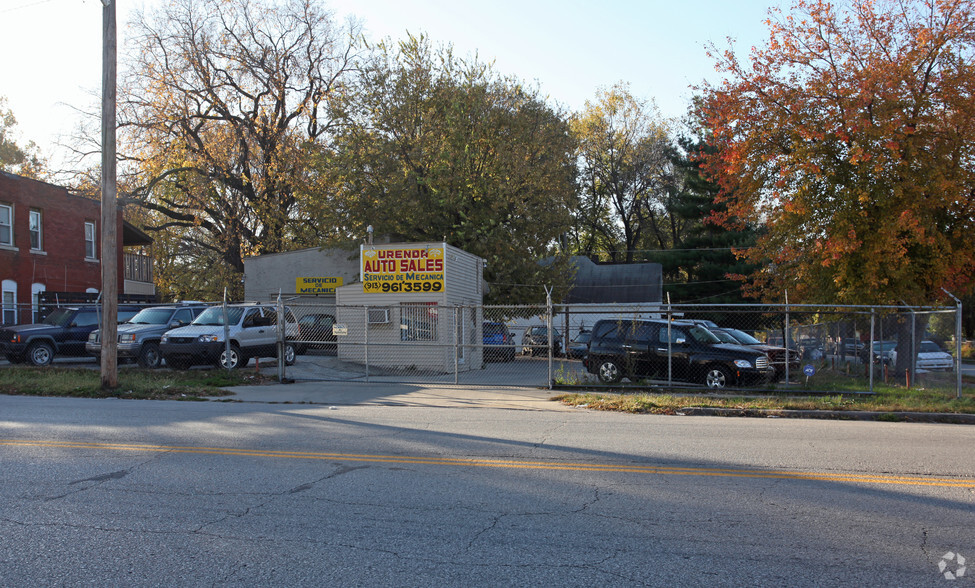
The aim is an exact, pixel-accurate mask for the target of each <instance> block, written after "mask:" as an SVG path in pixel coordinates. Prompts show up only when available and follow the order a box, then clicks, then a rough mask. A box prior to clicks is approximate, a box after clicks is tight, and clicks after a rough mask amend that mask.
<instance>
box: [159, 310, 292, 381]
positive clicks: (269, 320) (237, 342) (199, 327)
mask: <svg viewBox="0 0 975 588" xmlns="http://www.w3.org/2000/svg"><path fill="white" fill-rule="evenodd" d="M227 319H228V320H227V324H228V325H229V327H228V329H229V335H230V353H229V355H228V353H227V344H226V341H227V340H226V339H225V338H224V310H223V307H222V306H211V307H210V308H208V309H206V310H204V311H203V312H202V313H201V314H200V316H198V317H196V319H195V320H194V321H193V322H192V323H191V324H190V325H188V326H185V327H180V328H178V329H173V330H171V331H167V332H166V333H165V334H163V336H162V338H161V339H160V341H159V351H160V352H161V353H162V356H163V359H164V360H165V361H166V365H168V366H171V367H174V368H176V369H186V368H188V367H190V366H192V365H204V364H214V365H216V366H217V367H224V368H230V369H236V368H238V367H241V366H244V365H247V362H248V361H250V358H252V357H277V356H278V347H277V342H278V326H277V310H276V309H275V308H274V306H271V305H260V304H231V305H228V306H227ZM285 321H286V322H285V343H284V362H285V364H286V365H293V364H294V362H295V357H296V355H297V353H296V352H295V346H294V343H293V342H292V341H293V340H294V338H295V337H296V336H297V335H298V322H297V321H296V320H295V317H294V314H292V312H291V310H290V309H287V308H286V309H285Z"/></svg>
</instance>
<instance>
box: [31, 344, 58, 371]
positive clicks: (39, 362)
mask: <svg viewBox="0 0 975 588" xmlns="http://www.w3.org/2000/svg"><path fill="white" fill-rule="evenodd" d="M27 361H29V362H30V363H31V364H32V365H36V366H45V365H51V362H53V361H54V347H52V346H51V344H50V343H47V342H45V341H38V342H37V343H32V344H31V346H30V347H28V348H27Z"/></svg>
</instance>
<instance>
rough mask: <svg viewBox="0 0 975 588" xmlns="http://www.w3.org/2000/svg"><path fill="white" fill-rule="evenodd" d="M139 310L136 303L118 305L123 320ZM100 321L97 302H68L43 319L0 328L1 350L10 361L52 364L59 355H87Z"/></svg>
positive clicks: (119, 316)
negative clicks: (89, 336)
mask: <svg viewBox="0 0 975 588" xmlns="http://www.w3.org/2000/svg"><path fill="white" fill-rule="evenodd" d="M138 312H139V307H137V306H125V305H122V304H120V305H119V306H118V321H119V322H124V321H127V320H128V319H130V318H132V317H133V316H135V315H136V313H138ZM99 323H101V308H99V307H97V306H65V307H60V308H56V309H54V311H53V312H51V314H49V315H47V317H46V318H45V319H44V322H42V323H40V324H36V325H14V326H10V327H4V328H3V329H0V353H3V354H4V355H5V356H6V357H7V360H8V361H9V362H10V363H24V362H25V361H28V362H30V363H32V364H34V365H49V364H50V363H51V362H52V361H54V357H55V356H56V355H68V356H76V357H77V356H85V355H87V354H86V353H85V343H87V342H88V335H89V334H90V333H91V332H92V331H94V330H95V329H97V328H98V327H99Z"/></svg>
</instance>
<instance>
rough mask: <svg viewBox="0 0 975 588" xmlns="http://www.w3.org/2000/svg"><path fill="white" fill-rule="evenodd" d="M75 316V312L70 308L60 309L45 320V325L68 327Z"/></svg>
mask: <svg viewBox="0 0 975 588" xmlns="http://www.w3.org/2000/svg"><path fill="white" fill-rule="evenodd" d="M73 316H74V310H72V309H70V308H58V309H57V310H55V311H54V312H52V313H51V314H49V315H47V318H45V319H44V324H45V325H56V326H58V327H64V326H67V324H68V322H70V321H71V317H73Z"/></svg>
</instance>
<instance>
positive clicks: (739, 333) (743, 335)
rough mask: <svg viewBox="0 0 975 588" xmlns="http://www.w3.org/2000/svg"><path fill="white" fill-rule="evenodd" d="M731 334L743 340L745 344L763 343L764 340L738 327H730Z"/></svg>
mask: <svg viewBox="0 0 975 588" xmlns="http://www.w3.org/2000/svg"><path fill="white" fill-rule="evenodd" d="M729 332H730V333H731V336H732V337H734V338H735V339H737V340H739V341H741V342H742V344H744V345H761V344H762V342H761V341H759V340H758V339H756V338H755V337H752V336H751V335H749V334H748V333H746V332H745V331H739V330H738V329H729Z"/></svg>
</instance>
